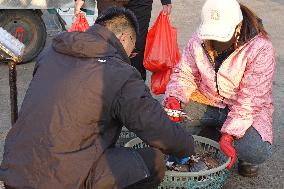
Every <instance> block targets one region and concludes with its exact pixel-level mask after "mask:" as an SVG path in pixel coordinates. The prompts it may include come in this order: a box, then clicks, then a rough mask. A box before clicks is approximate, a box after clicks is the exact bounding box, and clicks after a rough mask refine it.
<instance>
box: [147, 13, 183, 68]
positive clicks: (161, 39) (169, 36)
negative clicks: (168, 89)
mask: <svg viewBox="0 0 284 189" xmlns="http://www.w3.org/2000/svg"><path fill="white" fill-rule="evenodd" d="M179 59H180V53H179V48H178V43H177V30H176V28H174V27H172V26H171V24H170V18H169V15H167V14H165V13H164V12H163V11H162V12H161V13H160V15H159V17H158V18H157V20H156V22H155V24H154V26H153V27H152V28H151V29H150V31H149V33H148V35H147V41H146V47H145V54H144V63H143V64H144V67H145V68H146V69H147V70H149V71H152V72H158V71H162V70H167V69H169V68H173V67H174V66H175V65H176V64H177V62H178V61H179Z"/></svg>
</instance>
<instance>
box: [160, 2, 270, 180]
mask: <svg viewBox="0 0 284 189" xmlns="http://www.w3.org/2000/svg"><path fill="white" fill-rule="evenodd" d="M201 20H202V22H201V25H200V27H199V29H198V31H197V33H196V34H194V35H193V37H192V38H191V39H190V40H189V42H188V45H187V46H186V48H185V49H184V52H183V56H182V59H181V61H180V62H179V64H178V65H177V66H176V68H175V70H174V73H173V74H172V76H171V80H170V82H169V84H168V86H167V90H166V94H165V102H164V103H165V104H164V105H165V110H166V111H167V112H168V115H169V116H170V117H171V118H172V120H173V121H180V120H181V117H180V116H181V114H180V113H181V108H182V107H184V110H185V111H186V113H187V119H186V120H184V121H183V124H184V125H185V126H186V127H187V128H188V129H189V130H191V131H192V132H193V133H194V134H198V133H199V134H202V133H203V135H204V131H207V134H206V135H207V136H208V134H209V135H214V136H213V138H217V135H215V134H213V133H215V132H214V131H216V130H217V131H218V132H217V133H220V134H221V135H220V136H219V137H218V140H220V147H221V149H222V150H223V152H224V153H225V154H226V155H227V156H228V157H231V158H232V161H231V164H230V165H229V166H228V169H230V168H231V167H232V165H233V164H234V162H235V160H236V158H237V157H238V159H239V164H238V165H239V166H238V168H239V173H240V174H241V175H243V176H248V177H252V176H256V175H257V172H258V165H259V164H261V163H263V162H264V161H265V160H266V159H267V158H269V156H271V151H272V150H271V144H272V113H273V105H272V79H273V73H274V69H275V54H274V49H273V47H272V44H271V41H270V40H269V37H268V35H267V33H266V31H265V30H264V28H263V25H262V22H261V20H260V19H259V18H258V17H257V16H256V15H255V14H254V13H253V12H252V11H250V10H249V9H248V8H247V7H245V6H243V5H240V4H239V3H238V2H237V1H236V0H207V1H206V3H205V5H204V7H203V9H202V14H201ZM204 127H206V128H207V129H205V130H204ZM201 130H203V132H202V131H201ZM199 131H201V132H202V133H200V132H199ZM208 131H210V132H209V133H208ZM211 137H212V136H211Z"/></svg>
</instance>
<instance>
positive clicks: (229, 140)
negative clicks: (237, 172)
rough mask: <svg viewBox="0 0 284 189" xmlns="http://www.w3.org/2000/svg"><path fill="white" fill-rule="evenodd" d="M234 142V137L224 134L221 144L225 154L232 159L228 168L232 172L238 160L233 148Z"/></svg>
mask: <svg viewBox="0 0 284 189" xmlns="http://www.w3.org/2000/svg"><path fill="white" fill-rule="evenodd" d="M233 142H234V138H233V136H231V135H229V134H227V133H223V134H222V137H221V139H220V142H219V144H220V148H221V150H222V151H223V152H224V154H225V155H226V156H228V157H230V158H231V162H230V164H229V165H228V167H227V169H228V170H230V169H231V168H232V167H233V165H234V163H235V162H236V159H237V155H236V149H235V147H233Z"/></svg>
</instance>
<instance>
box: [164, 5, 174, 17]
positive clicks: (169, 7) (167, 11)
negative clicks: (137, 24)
mask: <svg viewBox="0 0 284 189" xmlns="http://www.w3.org/2000/svg"><path fill="white" fill-rule="evenodd" d="M163 12H164V13H165V14H168V15H170V14H171V12H172V4H168V5H163Z"/></svg>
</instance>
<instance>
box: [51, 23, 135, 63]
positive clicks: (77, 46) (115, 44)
mask: <svg viewBox="0 0 284 189" xmlns="http://www.w3.org/2000/svg"><path fill="white" fill-rule="evenodd" d="M52 47H53V49H54V50H55V51H56V52H58V53H62V54H66V55H69V56H74V57H79V58H105V57H116V58H119V59H122V60H123V61H124V62H127V63H128V64H130V59H129V57H128V56H127V54H126V52H125V50H124V48H123V46H122V44H121V42H120V41H119V40H118V39H117V37H116V36H115V35H114V33H112V32H111V31H109V30H108V29H107V28H105V27H103V26H100V25H98V24H95V25H93V26H91V27H90V28H89V29H88V30H87V31H86V32H84V33H82V32H64V33H61V34H59V35H57V36H56V37H54V39H53V41H52Z"/></svg>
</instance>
